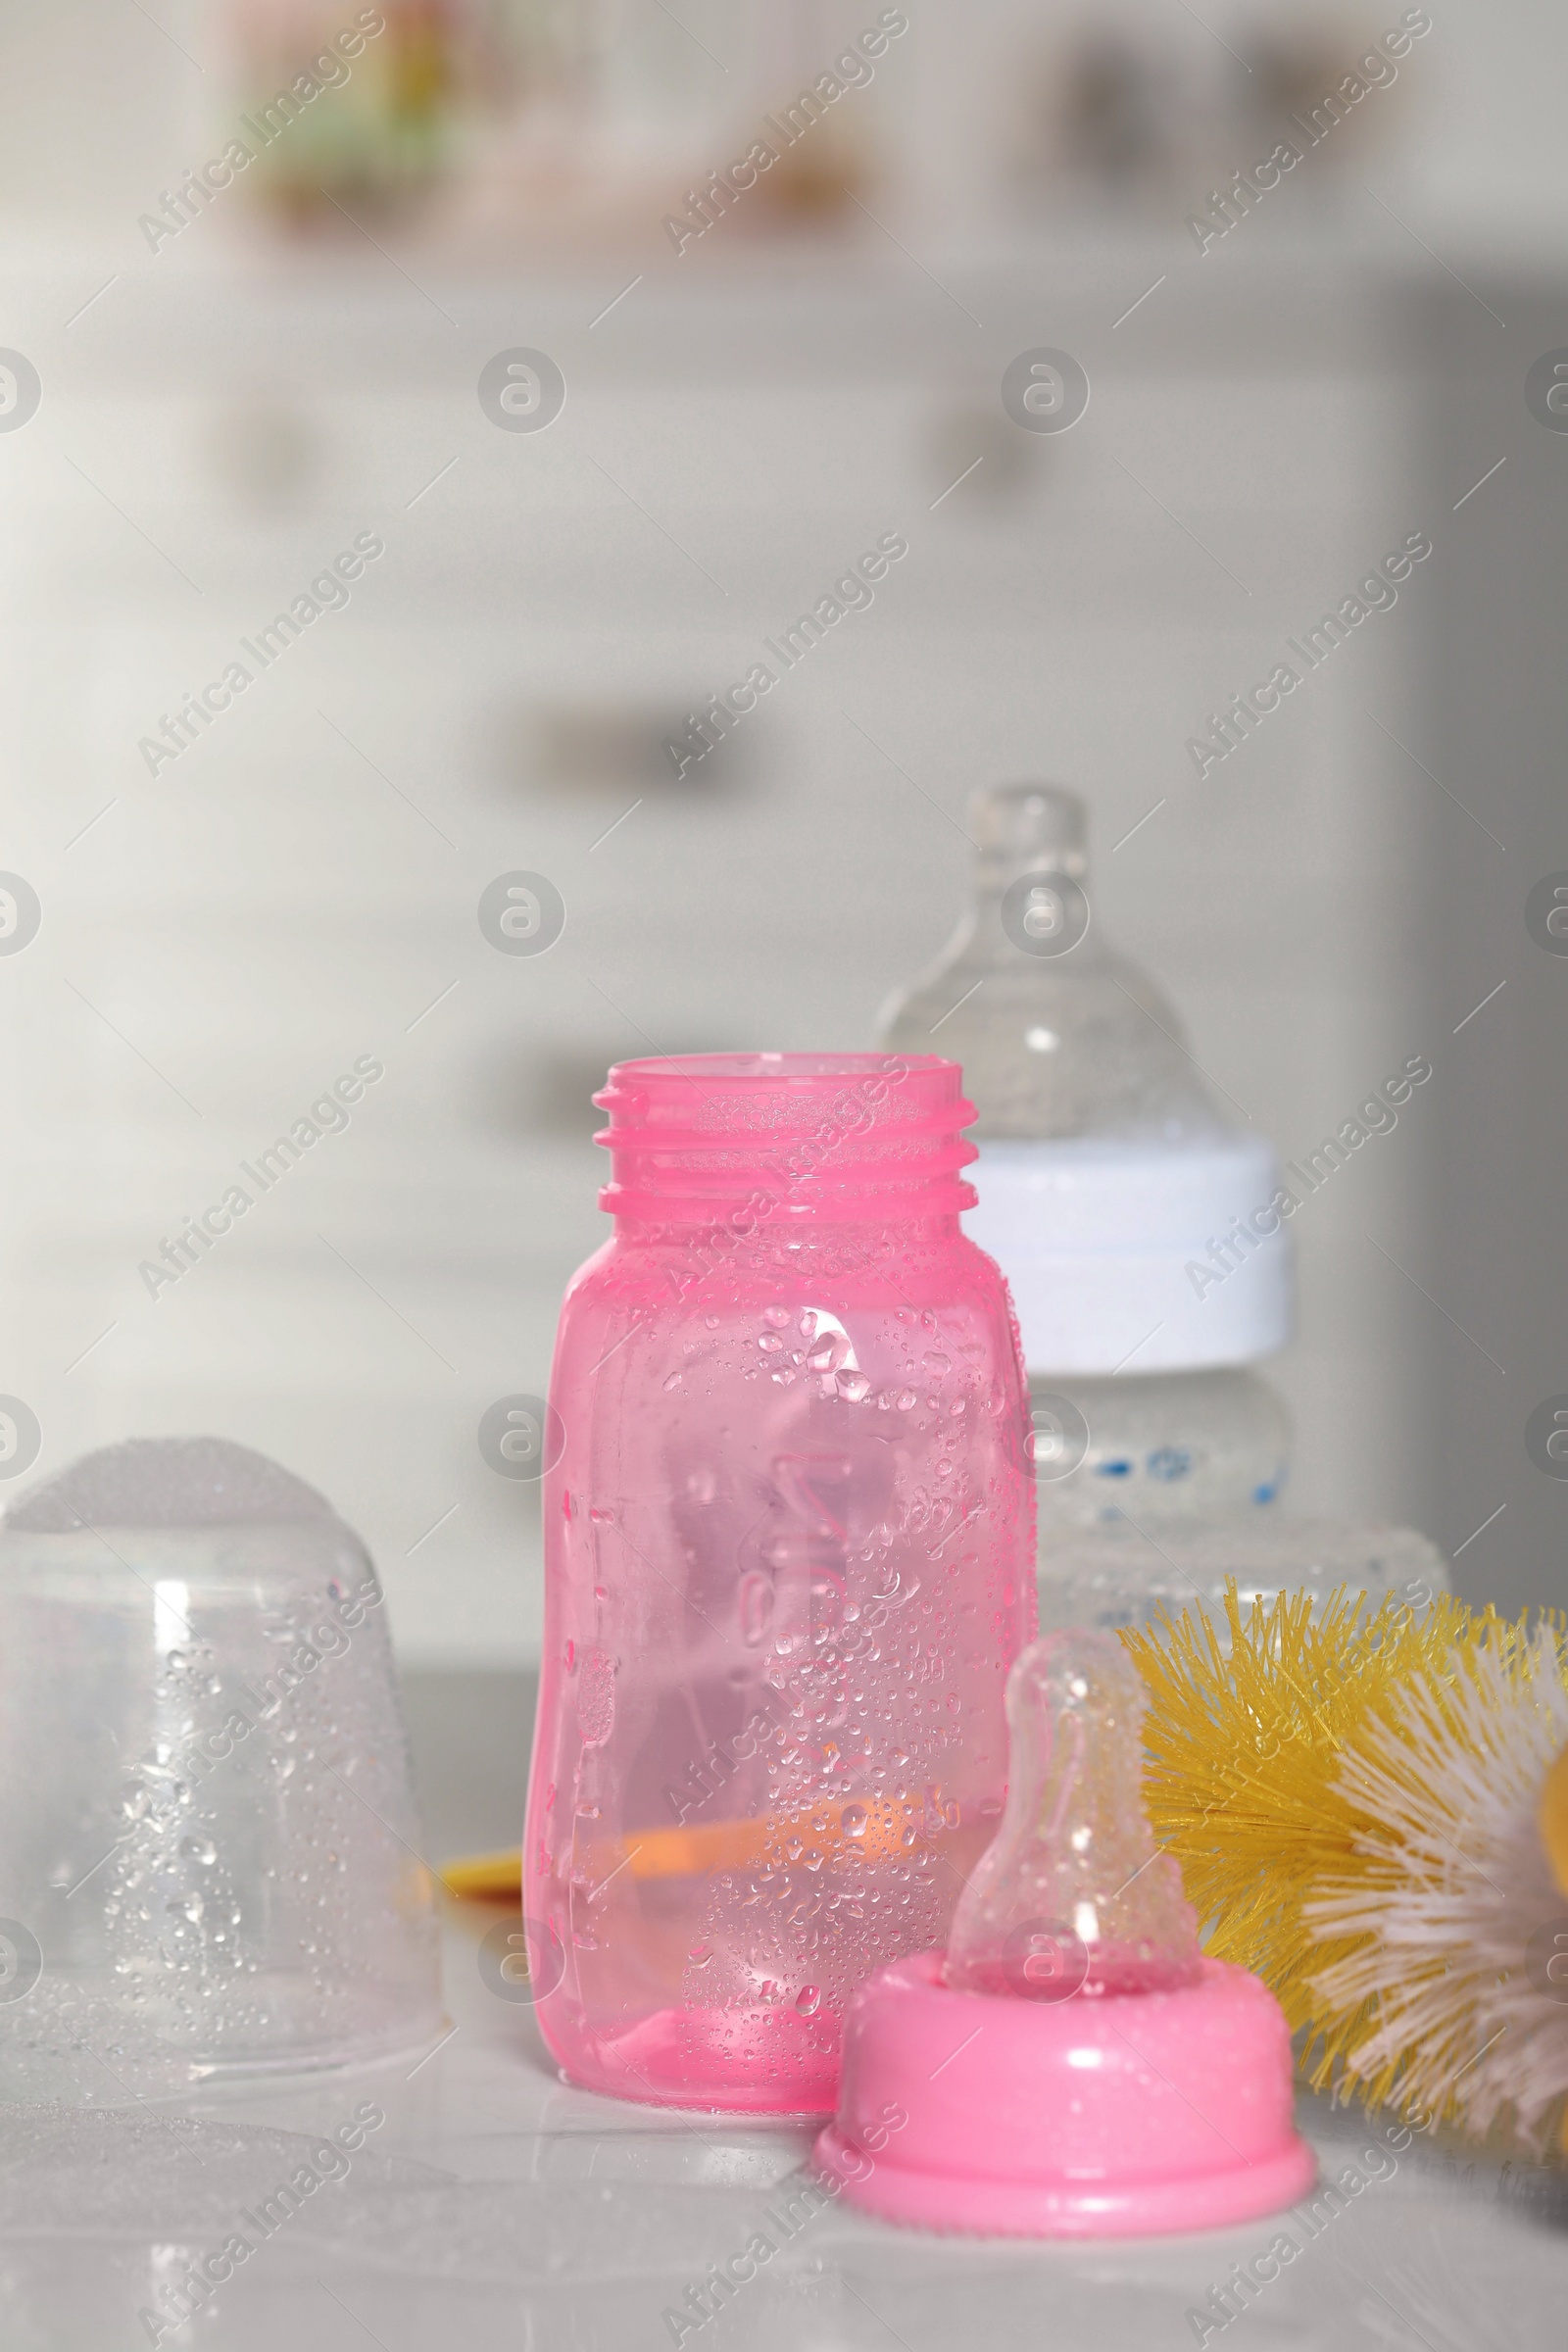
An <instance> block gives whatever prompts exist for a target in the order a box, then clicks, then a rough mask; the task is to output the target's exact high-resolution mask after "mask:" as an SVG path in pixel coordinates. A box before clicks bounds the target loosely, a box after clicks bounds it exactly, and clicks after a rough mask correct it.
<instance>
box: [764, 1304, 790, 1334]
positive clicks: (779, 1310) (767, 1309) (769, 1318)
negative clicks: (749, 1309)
mask: <svg viewBox="0 0 1568 2352" xmlns="http://www.w3.org/2000/svg"><path fill="white" fill-rule="evenodd" d="M789 1320H790V1310H789V1308H788V1307H787V1306H764V1307H763V1309H762V1321H763V1322H764V1323H771V1324H772V1326H773V1329H774V1330H775V1331H785V1330H787V1329H788V1328H789Z"/></svg>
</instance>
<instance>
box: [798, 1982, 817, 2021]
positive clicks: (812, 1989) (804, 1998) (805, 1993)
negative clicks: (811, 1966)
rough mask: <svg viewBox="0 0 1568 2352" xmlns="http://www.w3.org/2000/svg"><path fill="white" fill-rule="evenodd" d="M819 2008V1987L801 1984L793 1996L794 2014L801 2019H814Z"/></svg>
mask: <svg viewBox="0 0 1568 2352" xmlns="http://www.w3.org/2000/svg"><path fill="white" fill-rule="evenodd" d="M821 2006H822V1992H821V1987H820V1986H819V1985H802V1986H801V1989H800V1991H799V1992H798V1993H797V1994H796V1995H795V2008H796V2012H797V2014H798V2015H799V2016H801V2017H814V2016H815V2015H816V2013H817V2011H818V2010H819V2009H820V2008H821Z"/></svg>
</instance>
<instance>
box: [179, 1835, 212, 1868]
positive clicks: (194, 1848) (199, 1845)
mask: <svg viewBox="0 0 1568 2352" xmlns="http://www.w3.org/2000/svg"><path fill="white" fill-rule="evenodd" d="M179 1850H180V1852H181V1853H182V1854H184V1855H185V1856H186V1858H187V1859H188V1860H189V1861H192V1862H216V1861H217V1860H218V1848H217V1846H216V1845H215V1844H214V1843H213V1841H212V1839H211V1838H181V1839H180V1841H179Z"/></svg>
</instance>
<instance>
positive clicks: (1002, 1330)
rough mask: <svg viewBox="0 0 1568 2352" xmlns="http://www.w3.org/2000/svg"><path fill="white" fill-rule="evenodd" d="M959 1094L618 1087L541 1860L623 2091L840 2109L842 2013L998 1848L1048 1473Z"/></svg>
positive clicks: (552, 1484) (583, 1328) (569, 1319)
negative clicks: (1031, 1443) (1014, 1691)
mask: <svg viewBox="0 0 1568 2352" xmlns="http://www.w3.org/2000/svg"><path fill="white" fill-rule="evenodd" d="M960 1084H961V1080H960V1074H959V1072H958V1070H957V1068H956V1065H955V1064H954V1063H952V1062H950V1061H944V1060H939V1059H938V1058H936V1057H935V1056H934V1055H930V1054H923V1055H918V1056H913V1057H908V1058H905V1059H899V1058H897V1057H893V1056H885V1055H879V1054H840V1055H816V1054H710V1055H697V1056H693V1057H691V1058H688V1059H676V1060H652V1061H640V1062H626V1063H622V1064H620V1065H618V1066H617V1067H616V1068H615V1069H613V1070H612V1071H611V1073H610V1079H609V1083H608V1085H607V1088H606V1091H605V1092H604V1093H603V1094H602V1095H600V1096H599V1097H598V1098H597V1099H598V1101H599V1102H600V1103H601V1104H602V1105H603V1106H604V1107H605V1108H606V1109H607V1110H608V1112H609V1114H610V1126H609V1129H608V1131H607V1133H606V1134H605V1135H604V1136H602V1137H601V1139H600V1140H601V1142H604V1143H606V1144H608V1146H609V1148H610V1150H611V1152H612V1154H613V1181H612V1182H611V1184H610V1185H609V1186H608V1187H607V1189H606V1191H605V1193H604V1195H603V1201H604V1205H605V1206H606V1207H607V1208H608V1209H610V1210H612V1211H613V1215H614V1218H615V1233H614V1238H613V1240H612V1241H610V1242H608V1243H607V1244H606V1245H605V1247H604V1248H603V1249H602V1250H600V1251H599V1252H598V1254H597V1255H596V1256H594V1257H593V1258H591V1259H590V1260H589V1261H588V1263H587V1264H586V1265H585V1266H584V1267H583V1268H582V1270H581V1271H580V1272H579V1274H578V1275H577V1276H576V1278H575V1279H574V1281H573V1283H572V1285H571V1287H570V1289H569V1290H568V1292H567V1295H566V1301H565V1306H564V1311H563V1315H562V1322H561V1330H560V1336H559V1339H558V1343H557V1351H556V1361H555V1369H554V1374H553V1379H552V1390H551V1401H552V1408H553V1411H552V1439H551V1446H550V1450H551V1452H552V1453H555V1454H557V1455H558V1456H559V1458H558V1459H556V1460H555V1461H554V1462H553V1464H551V1465H550V1466H549V1467H548V1469H547V1475H546V1482H545V1513H546V1522H545V1524H546V1554H545V1558H546V1601H545V1609H546V1618H545V1647H544V1662H543V1674H542V1683H541V1692H540V1710H539V1721H538V1728H537V1731H536V1734H535V1743H534V1759H533V1773H532V1780H531V1784H530V1790H529V1800H528V1821H527V1831H526V1838H525V1844H524V1878H523V1903H524V1911H525V1916H526V1922H527V1926H528V1930H529V1934H530V1943H531V1946H532V1951H533V1954H534V1955H535V1957H534V1959H533V1968H534V1973H535V1977H536V1981H537V1982H538V1983H539V1984H540V1985H541V1997H540V1999H539V2004H538V2008H539V2019H540V2024H541V2027H542V2030H543V2032H544V2035H545V2038H546V2040H547V2042H548V2043H549V2045H550V2047H551V2049H552V2050H553V2051H554V2052H555V2054H556V2056H557V2057H558V2058H559V2059H560V2061H561V2063H562V2065H563V2066H564V2068H565V2070H566V2072H567V2073H568V2075H569V2076H570V2077H571V2078H572V2079H573V2080H574V2081H576V2082H581V2083H584V2084H586V2085H588V2086H589V2087H591V2088H594V2089H598V2090H604V2091H610V2092H614V2093H616V2094H618V2095H620V2096H622V2097H626V2098H632V2099H642V2100H653V2101H661V2102H666V2103H669V2104H676V2105H692V2106H705V2107H711V2108H727V2109H734V2110H744V2111H751V2112H758V2113H790V2112H796V2113H799V2112H807V2111H812V2110H818V2111H819V2110H821V2109H822V2108H824V2107H829V2106H831V2105H832V2103H833V2097H834V2091H835V2085H836V2082H837V2073H838V2053H839V2042H840V2035H841V2030H842V2019H843V2012H844V2007H845V2003H846V2000H847V1998H848V1995H849V1994H850V1992H851V1991H852V1989H853V1988H854V1986H855V1985H857V1984H858V1982H859V1981H860V1980H861V1979H862V1978H863V1977H865V1976H866V1975H867V1974H869V1973H870V1972H871V1971H872V1970H873V1969H875V1968H877V1967H878V1966H880V1965H882V1964H883V1963H884V1962H886V1961H888V1960H890V1959H893V1958H895V1957H898V1956H900V1955H903V1954H905V1953H907V1952H910V1951H919V1950H925V1949H928V1948H930V1947H932V1946H933V1945H937V1944H940V1943H941V1942H942V1941H943V1938H944V1936H945V1934H946V1930H947V1925H948V1920H949V1916H950V1914H951V1912H952V1909H953V1905H954V1902H955V1900H956V1896H957V1894H958V1891H959V1889H960V1887H962V1885H963V1883H964V1880H965V1879H966V1877H967V1875H968V1872H969V1870H970V1868H971V1866H972V1864H973V1862H974V1861H975V1860H976V1859H977V1857H978V1855H979V1854H980V1852H981V1851H982V1850H983V1849H984V1847H985V1845H986V1843H987V1842H988V1840H989V1839H990V1838H991V1837H992V1836H993V1834H994V1833H995V1830H996V1826H997V1822H998V1820H999V1818H1000V1815H1001V1808H1002V1800H1003V1794H1004V1789H1005V1780H1006V1730H1005V1717H1004V1707H1003V1693H1004V1688H1005V1681H1006V1675H1007V1670H1008V1668H1009V1666H1010V1664H1011V1662H1012V1660H1013V1658H1014V1657H1015V1655H1016V1654H1017V1652H1018V1651H1019V1649H1020V1648H1021V1647H1022V1646H1023V1645H1024V1644H1025V1643H1026V1642H1028V1641H1029V1639H1030V1638H1031V1636H1032V1632H1033V1628H1034V1616H1035V1597H1034V1580H1033V1562H1034V1526H1033V1484H1032V1479H1031V1471H1030V1463H1029V1459H1028V1418H1027V1413H1026V1410H1025V1406H1024V1397H1023V1376H1022V1369H1021V1366H1020V1363H1019V1360H1018V1354H1017V1346H1016V1341H1015V1338H1014V1334H1013V1329H1012V1325H1011V1319H1010V1316H1009V1312H1008V1304H1007V1297H1006V1291H1005V1286H1004V1283H1003V1280H1002V1277H1001V1275H1000V1274H999V1273H998V1271H997V1268H996V1267H995V1265H993V1264H992V1262H991V1260H990V1259H989V1258H987V1257H985V1256H983V1255H982V1254H981V1252H980V1250H978V1249H976V1248H975V1246H974V1245H973V1244H972V1243H971V1242H969V1241H968V1240H967V1239H965V1237H964V1236H963V1235H962V1233H961V1232H960V1230H959V1225H958V1212H959V1210H960V1209H961V1208H963V1207H964V1206H966V1205H967V1204H968V1202H969V1201H971V1200H972V1198H973V1195H972V1193H971V1191H970V1188H969V1186H968V1185H967V1184H966V1183H965V1182H964V1181H963V1180H962V1178H961V1176H960V1174H959V1171H960V1169H961V1168H962V1167H963V1166H964V1164H965V1163H966V1162H967V1161H968V1160H969V1159H971V1158H972V1157H973V1148H972V1146H970V1145H968V1144H967V1143H965V1142H964V1141H963V1137H962V1129H963V1127H964V1125H965V1124H966V1123H967V1121H968V1120H969V1119H970V1118H971V1117H972V1115H973V1114H972V1110H971V1107H970V1105H969V1104H968V1103H966V1102H965V1101H964V1100H963V1098H962V1095H961V1093H960ZM546 1988H548V1989H546Z"/></svg>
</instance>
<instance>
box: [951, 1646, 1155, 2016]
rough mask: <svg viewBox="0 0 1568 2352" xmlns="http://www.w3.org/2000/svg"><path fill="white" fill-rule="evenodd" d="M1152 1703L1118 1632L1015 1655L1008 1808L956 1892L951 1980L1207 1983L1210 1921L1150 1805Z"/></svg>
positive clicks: (1060, 1995) (1123, 1989)
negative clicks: (1200, 1911) (1158, 1843)
mask: <svg viewBox="0 0 1568 2352" xmlns="http://www.w3.org/2000/svg"><path fill="white" fill-rule="evenodd" d="M1146 1704H1147V1701H1146V1697H1145V1692H1144V1686H1143V1683H1142V1681H1141V1679H1140V1677H1139V1674H1138V1670H1137V1668H1136V1667H1135V1666H1134V1665H1133V1663H1132V1660H1131V1659H1130V1658H1129V1657H1128V1655H1127V1653H1126V1651H1125V1650H1124V1649H1123V1648H1122V1646H1121V1643H1120V1642H1118V1641H1117V1640H1116V1638H1115V1636H1114V1635H1113V1634H1102V1633H1091V1632H1088V1631H1084V1630H1079V1629H1076V1628H1075V1629H1073V1630H1071V1631H1069V1632H1065V1633H1059V1634H1051V1635H1049V1636H1048V1637H1047V1638H1046V1639H1045V1640H1044V1641H1042V1642H1035V1643H1034V1645H1033V1647H1032V1648H1030V1649H1026V1650H1025V1651H1024V1653H1023V1655H1022V1656H1021V1657H1020V1658H1019V1659H1018V1660H1017V1662H1016V1664H1015V1665H1014V1666H1013V1669H1012V1672H1011V1674H1010V1675H1009V1676H1008V1678H1007V1722H1008V1726H1009V1729H1010V1733H1011V1741H1012V1760H1011V1767H1010V1771H1009V1775H1008V1783H1007V1802H1006V1809H1005V1813H1004V1815H1003V1820H1002V1827H1001V1830H1000V1831H999V1832H998V1834H997V1837H996V1839H995V1841H994V1842H993V1843H992V1844H991V1845H990V1846H989V1847H988V1848H987V1850H986V1852H985V1853H984V1854H983V1855H982V1856H981V1858H980V1860H979V1862H978V1863H977V1864H976V1866H975V1872H974V1876H973V1877H972V1878H971V1879H970V1881H969V1884H968V1886H967V1887H965V1888H964V1890H963V1893H962V1894H961V1895H960V1897H959V1898H958V1907H957V1911H956V1914H955V1917H954V1922H953V1933H952V1936H951V1938H950V1940H949V1944H948V1960H947V1981H948V1983H949V1984H950V1985H954V1986H956V1987H957V1988H958V1989H959V1990H962V1991H966V1992H1000V1993H1013V1994H1018V1995H1021V1996H1022V1997H1023V1998H1024V1999H1027V2000H1045V2001H1060V2000H1066V1999H1067V1998H1068V1997H1069V1996H1070V1995H1072V1994H1074V1993H1083V1994H1085V1995H1089V1994H1102V1993H1140V1992H1171V1991H1175V1990H1176V1989H1177V1988H1178V1987H1179V1986H1181V1985H1192V1984H1195V1983H1196V1982H1197V1981H1198V1978H1199V1975H1200V1971H1201V1959H1200V1954H1199V1946H1198V1922H1197V1919H1196V1917H1195V1915H1194V1912H1193V1909H1192V1906H1191V1904H1190V1903H1189V1902H1188V1901H1187V1899H1186V1897H1185V1895H1184V1894H1183V1892H1182V1879H1181V1871H1180V1868H1179V1866H1178V1865H1177V1864H1176V1863H1175V1862H1174V1861H1173V1860H1172V1859H1171V1857H1170V1856H1169V1855H1168V1854H1165V1853H1161V1852H1160V1851H1159V1850H1158V1849H1157V1848H1156V1847H1155V1844H1154V1834H1153V1832H1152V1829H1151V1828H1150V1826H1149V1818H1148V1816H1147V1814H1146V1813H1145V1811H1144V1803H1143V1792H1142V1789H1141V1785H1140V1784H1141V1778H1142V1771H1143V1743H1142V1739H1141V1732H1142V1727H1143V1720H1144V1709H1145V1706H1146Z"/></svg>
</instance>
